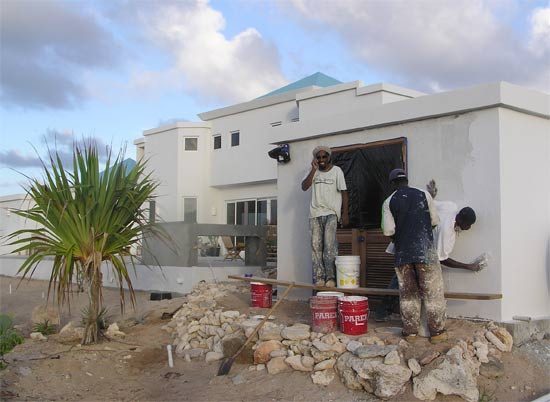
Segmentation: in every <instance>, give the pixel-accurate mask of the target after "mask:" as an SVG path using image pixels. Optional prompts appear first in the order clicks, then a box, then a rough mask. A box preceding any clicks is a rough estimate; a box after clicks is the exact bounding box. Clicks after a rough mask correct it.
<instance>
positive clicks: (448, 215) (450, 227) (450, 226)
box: [386, 200, 458, 261]
mask: <svg viewBox="0 0 550 402" xmlns="http://www.w3.org/2000/svg"><path fill="white" fill-rule="evenodd" d="M433 203H434V206H435V211H436V212H437V215H438V216H439V224H438V225H437V226H436V227H435V229H434V244H435V247H436V248H437V255H438V257H439V261H445V260H446V259H447V258H449V255H450V254H451V253H452V252H453V249H454V247H455V242H456V231H455V219H456V214H457V213H458V207H457V206H456V204H455V203H454V202H452V201H437V200H433ZM386 253H388V254H394V253H395V245H394V244H393V242H391V243H390V244H388V248H386Z"/></svg>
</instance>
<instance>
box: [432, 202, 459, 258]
mask: <svg viewBox="0 0 550 402" xmlns="http://www.w3.org/2000/svg"><path fill="white" fill-rule="evenodd" d="M434 203H435V210H436V211H437V214H438V215H439V225H437V226H436V227H435V229H434V243H435V246H436V248H437V254H438V255H439V261H444V260H446V259H447V258H449V255H450V254H451V253H452V252H453V249H454V247H455V242H456V231H455V219H456V214H457V213H458V207H457V206H456V204H455V203H454V202H452V201H437V200H434Z"/></svg>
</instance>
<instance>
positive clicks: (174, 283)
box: [0, 257, 261, 294]
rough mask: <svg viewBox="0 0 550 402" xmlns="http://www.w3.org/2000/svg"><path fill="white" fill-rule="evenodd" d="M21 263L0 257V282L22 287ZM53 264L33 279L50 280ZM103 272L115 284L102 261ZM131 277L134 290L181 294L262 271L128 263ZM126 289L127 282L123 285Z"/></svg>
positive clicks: (45, 265) (106, 280)
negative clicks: (18, 271) (200, 284)
mask: <svg viewBox="0 0 550 402" xmlns="http://www.w3.org/2000/svg"><path fill="white" fill-rule="evenodd" d="M23 262H24V259H23V258H15V257H0V281H9V283H12V284H13V287H14V288H15V286H18V285H19V286H25V282H20V275H17V270H18V269H19V267H20V266H21V264H22V263H23ZM51 267H52V260H51V259H46V260H44V261H42V262H41V263H40V264H39V265H38V268H37V269H36V271H35V272H34V275H33V276H32V278H33V279H40V280H49V279H50V273H51ZM101 272H102V274H103V286H106V287H117V286H118V285H117V282H116V280H115V278H114V276H113V274H112V272H111V269H110V266H109V264H107V263H103V266H102V267H101ZM128 273H129V275H130V280H131V282H132V286H133V288H134V289H135V290H145V291H165V292H176V293H181V294H186V293H189V292H190V291H191V290H192V289H193V287H194V286H195V285H197V284H198V283H199V282H200V281H206V282H216V281H227V280H229V279H228V276H229V275H244V274H245V273H252V274H254V275H259V274H261V268H260V267H255V266H233V267H231V266H224V267H172V266H165V267H162V268H159V267H146V266H144V265H136V270H135V271H134V269H133V268H132V267H131V266H129V271H128ZM124 287H125V288H127V286H126V284H125V286H124Z"/></svg>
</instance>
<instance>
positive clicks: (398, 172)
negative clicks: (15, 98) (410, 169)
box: [389, 169, 407, 182]
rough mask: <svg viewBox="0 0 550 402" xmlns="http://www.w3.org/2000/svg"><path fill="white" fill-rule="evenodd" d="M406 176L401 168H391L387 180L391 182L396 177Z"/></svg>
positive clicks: (404, 177)
mask: <svg viewBox="0 0 550 402" xmlns="http://www.w3.org/2000/svg"><path fill="white" fill-rule="evenodd" d="M406 178H407V173H405V171H404V170H403V169H393V170H392V171H391V172H390V176H389V181H390V182H391V181H394V180H397V179H406Z"/></svg>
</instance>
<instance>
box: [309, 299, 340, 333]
mask: <svg viewBox="0 0 550 402" xmlns="http://www.w3.org/2000/svg"><path fill="white" fill-rule="evenodd" d="M309 307H310V308H311V330H312V331H313V332H319V333H322V334H329V333H331V332H333V331H334V330H335V329H336V328H337V327H338V298H337V297H335V296H331V297H326V296H313V297H311V299H309Z"/></svg>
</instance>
